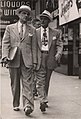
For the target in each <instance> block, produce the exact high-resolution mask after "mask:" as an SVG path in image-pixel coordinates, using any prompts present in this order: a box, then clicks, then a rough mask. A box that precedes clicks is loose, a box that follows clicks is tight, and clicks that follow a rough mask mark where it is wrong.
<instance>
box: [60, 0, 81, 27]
mask: <svg viewBox="0 0 81 119" xmlns="http://www.w3.org/2000/svg"><path fill="white" fill-rule="evenodd" d="M80 9H81V0H59V25H63V24H65V23H68V22H70V21H73V20H75V19H77V18H79V17H81V13H80Z"/></svg>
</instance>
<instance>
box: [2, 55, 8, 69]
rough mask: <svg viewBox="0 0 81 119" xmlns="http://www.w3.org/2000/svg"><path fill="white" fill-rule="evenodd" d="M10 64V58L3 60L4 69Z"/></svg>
mask: <svg viewBox="0 0 81 119" xmlns="http://www.w3.org/2000/svg"><path fill="white" fill-rule="evenodd" d="M8 62H9V58H7V57H5V58H3V59H2V60H1V64H2V67H7V64H8Z"/></svg>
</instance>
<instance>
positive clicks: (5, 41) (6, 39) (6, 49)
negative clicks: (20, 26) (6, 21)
mask: <svg viewBox="0 0 81 119" xmlns="http://www.w3.org/2000/svg"><path fill="white" fill-rule="evenodd" d="M9 49H10V29H9V26H7V27H6V30H5V33H4V36H3V39H2V59H3V58H4V57H8V53H9Z"/></svg>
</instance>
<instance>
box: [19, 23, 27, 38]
mask: <svg viewBox="0 0 81 119" xmlns="http://www.w3.org/2000/svg"><path fill="white" fill-rule="evenodd" d="M21 25H22V23H21V22H20V21H19V22H18V31H19V33H20V31H21ZM25 30H26V25H25V24H23V36H24V34H25Z"/></svg>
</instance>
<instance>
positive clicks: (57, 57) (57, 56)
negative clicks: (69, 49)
mask: <svg viewBox="0 0 81 119" xmlns="http://www.w3.org/2000/svg"><path fill="white" fill-rule="evenodd" d="M60 58H61V54H59V53H57V54H56V55H55V59H56V61H59V60H60Z"/></svg>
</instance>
